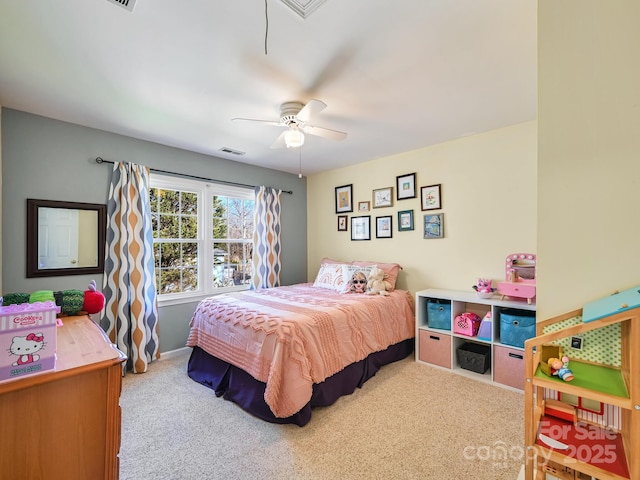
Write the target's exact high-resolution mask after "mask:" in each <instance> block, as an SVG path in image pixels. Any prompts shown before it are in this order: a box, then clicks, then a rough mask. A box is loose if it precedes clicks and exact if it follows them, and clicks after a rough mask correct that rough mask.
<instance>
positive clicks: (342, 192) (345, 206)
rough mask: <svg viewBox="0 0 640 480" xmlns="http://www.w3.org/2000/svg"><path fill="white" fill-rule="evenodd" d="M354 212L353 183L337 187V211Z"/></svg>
mask: <svg viewBox="0 0 640 480" xmlns="http://www.w3.org/2000/svg"><path fill="white" fill-rule="evenodd" d="M346 212H353V184H349V185H341V186H339V187H336V213H346Z"/></svg>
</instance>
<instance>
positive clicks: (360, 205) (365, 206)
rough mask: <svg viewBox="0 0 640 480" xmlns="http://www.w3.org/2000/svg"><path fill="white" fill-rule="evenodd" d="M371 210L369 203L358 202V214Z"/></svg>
mask: <svg viewBox="0 0 640 480" xmlns="http://www.w3.org/2000/svg"><path fill="white" fill-rule="evenodd" d="M370 210H371V202H358V211H359V212H368V211H370Z"/></svg>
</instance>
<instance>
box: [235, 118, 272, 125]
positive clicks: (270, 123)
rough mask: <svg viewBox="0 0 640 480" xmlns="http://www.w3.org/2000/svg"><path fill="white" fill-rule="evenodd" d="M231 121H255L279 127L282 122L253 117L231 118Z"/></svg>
mask: <svg viewBox="0 0 640 480" xmlns="http://www.w3.org/2000/svg"><path fill="white" fill-rule="evenodd" d="M231 121H233V122H256V123H263V124H265V125H275V126H277V127H281V126H282V123H280V122H274V121H272V120H256V119H254V118H232V119H231Z"/></svg>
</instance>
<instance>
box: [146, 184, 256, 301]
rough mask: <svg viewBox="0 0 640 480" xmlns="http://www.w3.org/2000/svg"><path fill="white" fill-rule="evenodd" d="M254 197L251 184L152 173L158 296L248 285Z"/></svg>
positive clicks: (189, 294) (190, 294) (190, 296)
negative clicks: (230, 183) (246, 186)
mask: <svg viewBox="0 0 640 480" xmlns="http://www.w3.org/2000/svg"><path fill="white" fill-rule="evenodd" d="M254 198H255V195H254V192H253V190H252V189H248V188H239V187H231V186H225V185H216V184H209V183H205V182H199V181H194V180H189V179H182V178H176V177H169V176H163V175H156V174H152V175H151V191H150V199H151V218H152V229H153V249H154V258H155V270H156V288H157V291H158V295H159V300H161V301H163V303H164V301H166V300H179V299H188V300H189V301H193V297H194V296H205V295H210V294H212V293H215V292H220V291H226V290H240V289H246V288H248V287H249V285H250V283H251V269H252V262H251V255H252V253H253V210H254Z"/></svg>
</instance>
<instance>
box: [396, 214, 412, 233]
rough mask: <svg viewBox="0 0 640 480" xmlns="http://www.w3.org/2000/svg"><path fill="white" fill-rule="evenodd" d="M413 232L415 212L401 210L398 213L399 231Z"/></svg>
mask: <svg viewBox="0 0 640 480" xmlns="http://www.w3.org/2000/svg"><path fill="white" fill-rule="evenodd" d="M410 230H413V210H401V211H399V212H398V231H399V232H408V231H410Z"/></svg>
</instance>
